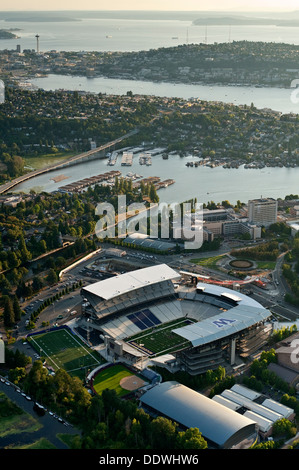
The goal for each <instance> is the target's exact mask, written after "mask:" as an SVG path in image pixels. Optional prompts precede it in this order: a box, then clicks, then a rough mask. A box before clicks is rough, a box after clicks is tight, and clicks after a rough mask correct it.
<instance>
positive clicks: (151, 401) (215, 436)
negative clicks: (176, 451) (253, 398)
mask: <svg viewBox="0 0 299 470" xmlns="http://www.w3.org/2000/svg"><path fill="white" fill-rule="evenodd" d="M140 404H141V406H142V408H144V409H145V411H146V412H148V413H150V414H157V413H158V414H159V415H160V416H165V417H167V418H169V419H171V420H172V421H175V422H176V423H177V424H178V425H179V426H180V428H182V429H187V428H198V429H199V431H200V432H201V433H202V436H203V437H204V438H205V439H206V441H207V442H208V445H209V447H210V448H220V449H231V448H243V449H244V448H248V447H250V446H251V445H252V444H253V443H254V442H255V440H256V438H257V425H256V422H255V421H254V420H252V419H250V418H248V417H246V416H243V415H242V414H240V413H238V412H236V411H234V410H232V409H230V408H228V407H227V406H224V405H222V404H220V403H217V402H216V401H213V400H211V399H210V398H207V397H206V396H204V395H202V394H200V393H198V392H196V391H194V390H192V389H190V388H188V387H186V386H184V385H181V384H180V383H178V382H175V381H171V382H163V383H160V384H157V385H155V386H154V387H153V388H151V389H150V390H148V391H146V392H145V393H144V394H143V395H141V397H140Z"/></svg>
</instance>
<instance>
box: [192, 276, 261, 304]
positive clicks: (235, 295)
mask: <svg viewBox="0 0 299 470" xmlns="http://www.w3.org/2000/svg"><path fill="white" fill-rule="evenodd" d="M196 288H197V289H200V290H202V291H203V293H205V294H210V295H215V296H217V297H227V298H229V299H231V300H234V301H235V302H238V303H239V304H242V305H248V306H251V307H259V308H264V307H262V306H261V304H260V303H259V302H257V301H256V300H254V299H252V298H251V297H248V296H247V295H245V294H242V293H241V292H236V291H233V290H232V289H228V288H227V287H222V286H216V285H215V284H206V283H205V282H198V283H197V284H196Z"/></svg>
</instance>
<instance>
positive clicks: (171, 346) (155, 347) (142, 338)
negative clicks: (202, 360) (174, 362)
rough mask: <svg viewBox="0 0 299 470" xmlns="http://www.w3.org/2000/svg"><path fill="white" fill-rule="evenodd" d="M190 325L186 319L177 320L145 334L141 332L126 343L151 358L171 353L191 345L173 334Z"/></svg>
mask: <svg viewBox="0 0 299 470" xmlns="http://www.w3.org/2000/svg"><path fill="white" fill-rule="evenodd" d="M189 324H190V321H189V320H186V319H185V318H181V319H177V320H174V321H172V322H169V323H164V324H162V325H160V326H156V327H155V328H151V329H150V330H146V331H145V332H144V333H142V332H140V333H138V334H136V335H134V336H131V337H130V338H127V340H126V341H127V342H128V343H130V344H132V345H133V346H137V347H138V348H139V349H141V350H143V351H144V352H145V353H146V354H148V355H150V356H152V355H155V354H158V353H161V352H164V353H170V352H172V351H175V350H176V349H178V348H180V347H183V346H186V345H188V343H189V341H187V340H185V339H184V338H182V337H181V336H179V335H177V334H176V333H173V332H172V330H174V329H176V328H182V327H183V326H186V325H189Z"/></svg>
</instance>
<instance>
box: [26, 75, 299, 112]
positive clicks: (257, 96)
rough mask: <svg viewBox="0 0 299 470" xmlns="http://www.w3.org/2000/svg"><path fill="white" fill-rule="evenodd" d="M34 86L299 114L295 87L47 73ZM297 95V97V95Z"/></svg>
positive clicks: (32, 81) (34, 81)
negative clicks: (187, 82) (170, 81)
mask: <svg viewBox="0 0 299 470" xmlns="http://www.w3.org/2000/svg"><path fill="white" fill-rule="evenodd" d="M30 83H32V84H33V85H35V86H37V87H39V88H43V89H44V90H58V89H59V88H62V89H68V90H81V91H88V92H92V93H100V92H101V93H107V94H115V95H125V94H126V93H127V91H132V92H133V93H134V94H141V95H154V96H162V97H163V96H166V97H177V98H183V99H190V98H200V99H202V100H204V101H223V102H225V103H233V104H235V105H243V104H247V105H249V106H250V105H251V103H254V105H255V106H256V107H257V108H259V109H261V108H270V109H274V110H275V111H280V112H282V113H299V103H296V102H294V101H297V100H294V99H293V100H292V93H293V92H294V89H291V88H290V89H286V88H270V87H265V88H255V87H249V86H248V87H246V86H220V85H219V86H217V85H213V86H210V85H192V84H190V85H189V84H188V85H184V84H181V83H163V82H162V83H161V82H159V83H153V82H149V81H141V80H119V79H112V78H105V77H96V78H86V77H77V76H72V77H70V76H68V75H53V74H50V75H48V76H47V77H45V78H36V79H32V80H30ZM297 98H298V97H297Z"/></svg>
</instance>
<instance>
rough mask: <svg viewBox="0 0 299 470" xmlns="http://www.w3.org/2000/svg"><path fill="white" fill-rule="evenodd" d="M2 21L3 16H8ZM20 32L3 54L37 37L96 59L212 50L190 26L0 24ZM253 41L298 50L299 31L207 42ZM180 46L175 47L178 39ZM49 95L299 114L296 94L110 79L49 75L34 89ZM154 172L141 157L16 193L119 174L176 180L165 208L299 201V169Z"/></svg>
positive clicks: (199, 29) (248, 32)
mask: <svg viewBox="0 0 299 470" xmlns="http://www.w3.org/2000/svg"><path fill="white" fill-rule="evenodd" d="M2 17H3V14H2ZM13 27H17V28H20V29H21V30H22V31H20V32H19V33H18V34H19V35H20V36H21V37H20V38H18V39H15V40H9V41H8V40H5V41H4V40H2V41H0V49H5V48H8V49H14V48H16V45H17V44H20V45H21V48H22V49H26V48H29V49H35V48H36V39H35V35H36V34H37V33H38V34H39V35H40V50H41V51H48V50H53V49H55V50H65V51H70V50H76V51H79V50H86V51H90V50H96V51H138V50H148V49H154V48H158V47H170V46H177V45H179V44H186V43H187V42H188V43H190V44H191V43H201V42H205V40H206V38H205V36H206V28H205V27H203V26H193V25H192V22H191V21H190V20H186V21H179V20H165V19H164V20H161V21H157V20H130V19H116V18H114V19H112V18H110V19H109V18H107V19H96V18H84V19H83V20H82V21H80V22H75V23H72V22H69V23H68V22H55V23H38V22H32V23H30V22H5V21H3V20H0V29H1V28H13ZM229 37H230V40H236V41H237V40H249V41H266V42H286V43H292V44H299V35H298V28H292V27H275V26H266V27H265V26H261V27H258V26H242V27H241V26H240V27H238V26H233V27H231V28H230V31H229V27H228V26H209V27H208V29H207V42H208V43H213V42H227V41H228V40H229ZM173 38H176V39H173ZM32 82H33V83H34V84H36V85H37V86H39V87H42V88H44V89H46V90H48V89H58V88H68V89H73V90H84V91H90V92H96V93H99V92H102V93H111V94H120V95H121V94H125V93H126V92H127V91H129V90H130V91H132V92H133V93H140V94H149V95H156V96H167V97H169V96H175V97H181V98H186V99H189V98H191V97H196V98H200V99H202V100H208V101H224V102H229V103H234V104H238V105H239V104H248V105H250V104H251V103H252V102H253V103H254V105H255V106H256V107H258V108H264V107H266V108H271V109H274V110H277V111H281V112H283V113H287V112H295V113H298V110H299V104H295V103H293V102H292V101H291V90H287V89H278V88H262V89H261V88H254V87H222V86H213V87H210V86H204V85H182V84H167V83H152V82H140V81H135V80H124V81H123V80H111V79H106V78H103V77H99V78H94V79H86V78H84V77H65V76H54V75H49V77H48V78H44V79H37V80H33V81H32ZM152 161H153V164H152V166H150V167H145V166H140V165H139V163H138V157H137V156H136V157H135V158H134V163H133V166H132V167H128V168H125V169H124V167H121V166H120V163H118V164H117V165H116V166H115V167H112V168H111V167H107V164H106V163H107V162H106V161H105V160H97V161H93V162H88V163H84V164H81V165H77V166H74V167H69V168H67V169H63V170H60V171H57V172H53V173H48V174H45V175H42V176H39V177H37V178H34V179H32V180H29V181H27V182H25V183H23V184H22V185H19V186H18V187H16V188H15V191H17V192H18V191H24V192H29V191H30V189H32V188H33V189H36V190H43V191H54V190H56V189H57V188H58V187H59V186H62V185H64V184H68V183H71V182H74V181H77V180H79V179H82V178H85V177H89V176H93V175H97V174H100V173H103V172H105V171H109V170H111V169H119V170H120V171H122V173H123V175H126V174H127V173H128V172H130V171H132V172H134V173H135V172H136V173H138V174H140V175H142V176H144V177H146V176H159V177H160V178H161V179H168V178H172V179H174V180H175V184H174V185H172V186H169V187H168V188H166V189H161V190H160V191H159V196H160V200H163V201H165V202H168V203H170V202H178V201H184V200H186V199H189V198H192V197H197V199H198V201H199V202H208V201H211V200H213V201H214V202H221V201H222V200H224V199H227V200H229V201H230V202H231V203H235V202H236V201H237V200H238V199H240V200H241V201H242V202H246V201H247V200H248V199H251V198H256V197H260V196H261V195H262V196H263V197H274V198H278V197H282V198H283V197H284V196H285V195H287V194H290V193H293V194H298V193H299V168H294V169H286V168H272V169H264V170H245V169H244V168H242V167H241V168H239V169H237V170H234V169H224V168H222V167H218V168H214V169H211V168H208V167H198V168H188V167H186V162H187V159H186V158H180V157H179V156H178V155H174V156H171V157H169V160H163V159H162V157H161V156H155V157H153V159H152ZM61 174H63V175H65V176H66V177H67V179H65V180H64V181H63V182H62V183H54V181H52V178H53V177H55V176H58V175H61Z"/></svg>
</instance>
